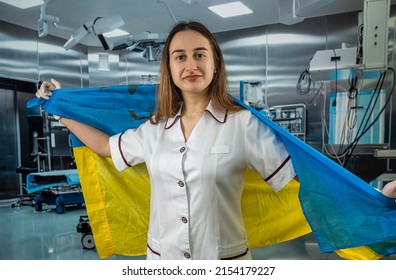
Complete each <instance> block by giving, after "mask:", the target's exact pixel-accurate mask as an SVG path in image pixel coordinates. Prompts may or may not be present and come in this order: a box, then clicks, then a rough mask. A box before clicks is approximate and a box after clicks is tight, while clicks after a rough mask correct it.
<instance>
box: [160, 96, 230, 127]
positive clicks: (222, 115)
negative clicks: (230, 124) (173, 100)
mask: <svg viewBox="0 0 396 280" xmlns="http://www.w3.org/2000/svg"><path fill="white" fill-rule="evenodd" d="M182 109H183V103H182V104H181V106H180V108H179V111H178V112H177V113H176V115H174V116H173V117H170V118H168V119H167V121H166V123H165V129H169V128H171V127H172V126H173V125H174V124H175V123H176V122H177V121H178V120H179V119H180V118H181V111H182ZM205 113H209V115H211V116H212V117H213V118H214V119H215V120H216V121H217V122H219V123H221V124H223V123H225V122H226V121H227V115H228V111H226V110H224V111H217V110H215V109H214V108H213V106H212V101H210V102H209V104H208V107H206V109H205Z"/></svg>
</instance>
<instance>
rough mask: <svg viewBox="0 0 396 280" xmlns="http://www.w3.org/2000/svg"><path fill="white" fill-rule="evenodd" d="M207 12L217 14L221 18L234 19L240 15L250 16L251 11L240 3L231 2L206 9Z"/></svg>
mask: <svg viewBox="0 0 396 280" xmlns="http://www.w3.org/2000/svg"><path fill="white" fill-rule="evenodd" d="M208 9H209V10H211V11H212V12H214V13H216V14H218V15H219V16H221V17H222V18H228V17H235V16H241V15H247V14H252V13H253V11H252V10H251V9H249V8H248V7H246V6H245V5H244V4H243V3H242V2H240V1H237V2H232V3H227V4H222V5H215V6H210V7H208Z"/></svg>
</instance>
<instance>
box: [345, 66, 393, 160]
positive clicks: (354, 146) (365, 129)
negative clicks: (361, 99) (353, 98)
mask: <svg viewBox="0 0 396 280" xmlns="http://www.w3.org/2000/svg"><path fill="white" fill-rule="evenodd" d="M388 70H390V71H391V72H392V74H393V80H392V86H391V91H390V94H389V96H388V98H387V100H386V102H385V105H384V106H383V107H382V108H381V110H380V111H379V113H378V115H377V116H376V117H375V119H374V120H373V121H372V122H371V124H370V125H368V126H365V128H364V129H363V131H362V133H361V134H360V135H359V136H357V137H356V138H355V140H354V141H353V142H352V143H351V144H350V145H349V146H348V149H350V153H349V155H348V157H347V159H346V161H345V162H344V166H345V165H346V164H347V163H348V161H349V159H350V157H351V156H352V153H353V150H354V149H355V148H356V146H357V143H358V142H359V140H360V139H361V138H362V137H363V135H364V134H366V133H367V131H369V130H370V128H371V127H372V126H373V125H374V124H375V123H376V122H377V120H378V119H379V118H380V116H381V115H382V113H383V112H384V111H385V109H386V107H387V106H388V104H389V102H390V100H391V98H392V95H393V91H394V88H395V81H396V74H395V70H394V69H393V68H391V67H389V68H388ZM386 73H387V71H385V73H384V75H383V76H381V77H382V79H381V77H380V79H381V80H382V82H381V88H380V91H381V90H382V85H383V82H384V80H385V77H386ZM380 91H379V92H380Z"/></svg>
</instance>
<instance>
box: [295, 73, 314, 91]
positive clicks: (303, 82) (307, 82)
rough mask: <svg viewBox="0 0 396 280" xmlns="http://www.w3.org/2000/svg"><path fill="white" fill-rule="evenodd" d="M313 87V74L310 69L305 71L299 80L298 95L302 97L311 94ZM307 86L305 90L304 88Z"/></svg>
mask: <svg viewBox="0 0 396 280" xmlns="http://www.w3.org/2000/svg"><path fill="white" fill-rule="evenodd" d="M311 85H312V78H311V73H310V72H309V70H308V69H305V70H304V71H303V72H302V73H301V74H300V77H299V78H298V82H297V93H298V94H300V95H306V94H308V93H309V92H310V90H311ZM303 86H305V88H304V87H303Z"/></svg>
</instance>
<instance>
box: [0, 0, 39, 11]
mask: <svg viewBox="0 0 396 280" xmlns="http://www.w3.org/2000/svg"><path fill="white" fill-rule="evenodd" d="M0 2H3V3H6V4H9V5H12V6H15V7H17V8H20V9H27V8H31V7H35V6H39V5H41V4H43V2H44V1H43V0H0Z"/></svg>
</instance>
